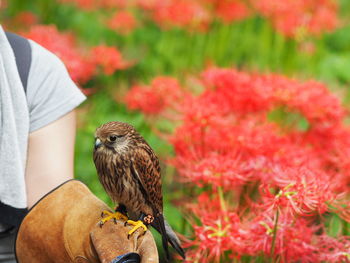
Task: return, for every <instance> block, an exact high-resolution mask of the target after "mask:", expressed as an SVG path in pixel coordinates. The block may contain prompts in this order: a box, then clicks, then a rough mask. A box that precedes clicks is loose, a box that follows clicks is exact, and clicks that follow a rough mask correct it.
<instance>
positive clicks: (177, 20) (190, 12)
mask: <svg viewBox="0 0 350 263" xmlns="http://www.w3.org/2000/svg"><path fill="white" fill-rule="evenodd" d="M141 6H145V7H146V8H147V9H148V11H149V12H150V13H151V16H152V18H153V20H154V21H155V22H156V23H157V24H158V25H159V26H161V27H164V28H170V27H189V28H196V29H206V28H207V26H208V24H209V19H210V17H209V14H208V12H207V10H206V9H205V8H204V7H203V6H202V5H201V4H199V3H198V2H197V1H186V0H164V1H161V2H159V1H158V2H153V1H143V3H142V5H141Z"/></svg>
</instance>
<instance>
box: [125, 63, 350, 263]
mask: <svg viewBox="0 0 350 263" xmlns="http://www.w3.org/2000/svg"><path fill="white" fill-rule="evenodd" d="M201 80H202V91H201V92H200V94H198V95H194V94H193V93H192V92H191V91H190V89H186V88H183V87H181V86H180V85H179V84H178V83H177V82H176V80H174V79H169V78H165V77H159V78H156V79H155V80H154V81H153V82H152V83H151V85H150V86H135V87H133V88H132V89H131V90H130V92H129V93H128V95H127V97H126V98H127V99H126V102H127V105H128V106H129V107H130V108H131V109H139V110H141V111H143V112H144V113H145V114H152V115H153V116H158V117H159V118H168V119H171V120H177V122H175V123H177V124H178V125H177V127H176V129H175V131H174V133H173V134H172V135H170V136H168V138H169V142H170V143H171V144H172V145H173V147H174V150H175V157H174V158H173V159H172V160H170V163H171V164H172V165H174V166H175V167H176V169H177V171H178V173H179V176H180V180H181V181H183V182H186V183H187V184H188V185H189V186H192V187H195V188H197V189H207V190H205V191H204V193H203V194H202V195H200V196H199V197H198V199H199V200H198V203H194V204H190V205H188V207H189V209H190V211H192V213H193V214H194V215H195V217H196V218H198V219H199V220H200V222H201V223H200V224H198V223H196V222H198V221H196V220H193V222H192V223H193V224H194V235H195V238H194V240H192V241H189V242H188V243H187V244H188V246H189V247H191V248H192V250H190V252H189V257H188V262H198V261H199V259H201V260H200V261H201V262H218V261H219V260H220V259H225V258H227V257H230V258H232V257H236V258H240V257H242V256H259V255H264V257H270V258H274V259H275V260H279V262H293V261H298V260H299V261H302V262H321V261H322V260H327V262H338V261H339V259H344V258H345V257H346V256H345V254H344V253H347V252H346V251H347V249H348V244H349V243H348V241H347V240H346V239H345V238H344V237H339V238H337V239H334V238H333V239H332V238H328V237H327V236H326V231H325V229H326V224H325V223H326V220H325V219H324V218H323V217H324V216H325V215H327V214H337V215H338V216H339V217H341V218H343V219H345V220H350V216H349V212H350V210H349V208H348V203H349V200H348V199H347V198H346V196H347V195H348V194H349V193H350V188H349V186H348V185H349V184H348V182H349V179H350V174H349V172H348V171H349V167H350V166H349V161H348V158H347V157H348V156H350V143H349V142H350V130H349V129H348V127H346V126H345V125H344V119H345V117H346V111H345V109H344V108H343V107H342V105H341V102H340V100H339V99H338V98H337V97H336V96H335V95H334V94H332V93H330V92H329V90H328V89H327V88H326V86H325V85H323V84H322V83H319V82H315V81H307V82H300V81H297V80H293V79H289V78H286V77H283V76H280V75H273V74H272V75H259V74H249V73H244V72H239V71H236V70H234V69H220V68H211V69H208V70H206V71H204V72H203V74H202V75H201ZM275 111H277V112H280V114H283V118H282V119H281V120H280V121H278V120H274V121H273V122H272V121H271V120H269V119H270V117H269V116H270V114H271V113H272V112H275ZM288 119H292V120H293V122H291V123H290V124H289V125H285V124H284V122H286V121H287V120H288ZM301 122H307V125H306V128H304V129H299V128H298V127H299V126H298V125H299V123H301ZM209 196H211V197H209ZM204 199H205V201H203V200H204ZM334 246H337V249H332V248H333V247H334ZM332 251H334V253H333V252H332ZM203 258H205V259H203ZM203 260H206V261H203Z"/></svg>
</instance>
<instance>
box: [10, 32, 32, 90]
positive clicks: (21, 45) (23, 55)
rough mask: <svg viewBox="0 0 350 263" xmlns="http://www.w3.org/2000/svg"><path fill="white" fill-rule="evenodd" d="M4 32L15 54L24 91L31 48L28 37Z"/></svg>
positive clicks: (30, 60) (30, 59)
mask: <svg viewBox="0 0 350 263" xmlns="http://www.w3.org/2000/svg"><path fill="white" fill-rule="evenodd" d="M5 34H6V37H7V39H8V41H9V42H10V45H11V47H12V49H13V53H14V54H15V58H16V64H17V69H18V73H19V77H20V78H21V82H22V85H23V88H24V91H25V92H26V91H27V81H28V75H29V69H30V64H31V62H32V49H31V47H30V44H29V41H28V39H26V38H24V37H21V36H19V35H16V34H14V33H10V32H5Z"/></svg>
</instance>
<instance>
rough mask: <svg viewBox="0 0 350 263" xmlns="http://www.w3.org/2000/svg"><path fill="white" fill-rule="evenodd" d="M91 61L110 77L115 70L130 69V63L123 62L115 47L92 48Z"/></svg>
mask: <svg viewBox="0 0 350 263" xmlns="http://www.w3.org/2000/svg"><path fill="white" fill-rule="evenodd" d="M91 55H92V60H93V62H94V63H95V64H96V65H97V66H100V67H101V68H102V70H103V72H104V74H106V75H111V74H113V73H114V72H115V71H117V70H122V69H126V68H128V67H130V66H131V65H132V63H131V62H129V61H125V60H124V59H123V57H122V54H121V53H120V51H119V50H118V49H117V48H115V47H109V46H105V45H100V46H96V47H94V48H92V50H91Z"/></svg>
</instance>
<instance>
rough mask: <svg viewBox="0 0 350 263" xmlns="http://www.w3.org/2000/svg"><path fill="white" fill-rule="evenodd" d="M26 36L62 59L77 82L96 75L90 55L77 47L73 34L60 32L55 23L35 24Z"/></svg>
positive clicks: (84, 81) (81, 82)
mask: <svg viewBox="0 0 350 263" xmlns="http://www.w3.org/2000/svg"><path fill="white" fill-rule="evenodd" d="M24 36H25V37H27V38H30V39H32V40H34V41H35V42H37V43H39V44H40V45H42V46H43V47H45V48H47V49H48V50H50V51H51V52H53V53H55V54H56V55H57V56H58V57H59V58H60V59H62V61H63V62H64V64H65V65H66V67H67V69H68V72H69V74H70V76H71V78H72V79H73V80H74V81H75V82H77V83H79V84H84V83H86V82H87V81H88V80H90V79H91V78H92V76H93V75H94V71H95V65H94V64H93V63H91V61H90V59H89V55H88V54H84V52H83V51H82V50H81V49H79V48H78V47H77V45H76V43H75V40H74V37H73V35H72V34H70V33H62V32H59V31H58V30H57V28H56V27H55V26H54V25H35V26H32V27H31V28H30V30H29V31H28V32H26V33H24Z"/></svg>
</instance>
